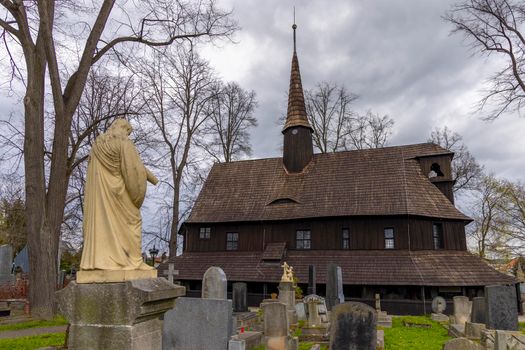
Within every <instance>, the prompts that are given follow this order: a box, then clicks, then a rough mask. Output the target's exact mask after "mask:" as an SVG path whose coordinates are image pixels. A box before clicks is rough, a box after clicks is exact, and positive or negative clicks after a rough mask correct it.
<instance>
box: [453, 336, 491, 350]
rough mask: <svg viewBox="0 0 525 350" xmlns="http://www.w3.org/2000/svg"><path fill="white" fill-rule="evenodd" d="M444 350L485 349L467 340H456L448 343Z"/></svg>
mask: <svg viewBox="0 0 525 350" xmlns="http://www.w3.org/2000/svg"><path fill="white" fill-rule="evenodd" d="M443 350H483V347H482V346H481V345H479V344H478V343H476V342H473V341H472V340H469V339H467V338H456V339H452V340H449V341H448V342H446V343H445V345H444V346H443Z"/></svg>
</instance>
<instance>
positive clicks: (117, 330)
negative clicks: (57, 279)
mask: <svg viewBox="0 0 525 350" xmlns="http://www.w3.org/2000/svg"><path fill="white" fill-rule="evenodd" d="M184 293H185V288H184V287H181V286H174V285H172V284H170V283H169V282H168V281H166V280H165V279H164V278H150V279H142V280H133V281H126V282H118V283H85V284H77V283H76V282H70V283H69V284H68V285H67V287H66V288H64V289H61V290H59V291H58V292H56V294H55V295H56V297H57V302H58V306H59V311H60V313H61V314H62V315H64V316H65V318H66V319H67V320H68V322H69V324H70V326H69V336H68V347H69V349H104V350H120V349H132V350H135V349H136V350H138V349H140V350H159V349H161V342H162V320H161V317H162V316H163V315H164V313H165V312H166V311H167V310H168V309H170V308H172V307H173V305H174V304H175V298H176V297H178V296H181V295H184Z"/></svg>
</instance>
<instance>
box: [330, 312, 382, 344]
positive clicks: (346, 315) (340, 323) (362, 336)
mask: <svg viewBox="0 0 525 350" xmlns="http://www.w3.org/2000/svg"><path fill="white" fill-rule="evenodd" d="M376 327H377V314H376V312H375V310H374V309H373V308H371V307H370V306H368V305H365V304H363V303H357V302H348V303H344V304H339V305H336V306H334V308H333V309H332V312H331V316H330V350H375V349H376V345H377V330H376Z"/></svg>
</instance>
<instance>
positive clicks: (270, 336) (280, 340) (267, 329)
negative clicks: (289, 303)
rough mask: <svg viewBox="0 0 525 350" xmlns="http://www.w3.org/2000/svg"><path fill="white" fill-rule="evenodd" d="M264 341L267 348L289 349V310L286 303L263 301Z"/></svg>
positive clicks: (274, 349) (273, 349)
mask: <svg viewBox="0 0 525 350" xmlns="http://www.w3.org/2000/svg"><path fill="white" fill-rule="evenodd" d="M261 306H262V309H263V313H264V343H265V345H266V349H272V350H277V349H282V350H288V348H289V346H288V342H289V336H288V312H287V308H286V304H283V303H280V302H277V303H263V304H261Z"/></svg>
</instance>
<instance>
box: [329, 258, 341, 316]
mask: <svg viewBox="0 0 525 350" xmlns="http://www.w3.org/2000/svg"><path fill="white" fill-rule="evenodd" d="M344 301H345V296H344V294H343V274H342V271H341V268H340V267H339V266H337V265H334V264H329V265H328V271H327V281H326V306H327V308H328V310H329V311H330V310H332V308H333V307H334V306H335V305H337V304H341V303H344Z"/></svg>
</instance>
